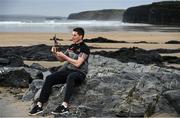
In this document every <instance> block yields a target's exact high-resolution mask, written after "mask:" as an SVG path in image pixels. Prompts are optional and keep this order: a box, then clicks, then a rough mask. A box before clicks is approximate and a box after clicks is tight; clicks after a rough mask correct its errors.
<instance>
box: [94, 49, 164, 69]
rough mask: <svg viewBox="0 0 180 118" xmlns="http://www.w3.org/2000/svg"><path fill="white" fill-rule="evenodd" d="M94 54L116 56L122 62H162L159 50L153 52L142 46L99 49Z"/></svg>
mask: <svg viewBox="0 0 180 118" xmlns="http://www.w3.org/2000/svg"><path fill="white" fill-rule="evenodd" d="M92 54H99V55H102V56H105V57H110V58H115V59H117V60H119V61H122V62H137V63H139V64H154V63H155V64H158V65H159V64H162V58H161V56H160V55H159V54H158V53H157V52H151V51H147V50H144V49H140V48H136V47H133V48H121V49H119V50H118V51H114V52H106V51H99V52H93V53H92Z"/></svg>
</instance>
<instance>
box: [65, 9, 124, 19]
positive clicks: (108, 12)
mask: <svg viewBox="0 0 180 118" xmlns="http://www.w3.org/2000/svg"><path fill="white" fill-rule="evenodd" d="M123 13H124V10H119V9H105V10H96V11H84V12H80V13H72V14H70V15H69V16H68V19H77V20H122V16H123Z"/></svg>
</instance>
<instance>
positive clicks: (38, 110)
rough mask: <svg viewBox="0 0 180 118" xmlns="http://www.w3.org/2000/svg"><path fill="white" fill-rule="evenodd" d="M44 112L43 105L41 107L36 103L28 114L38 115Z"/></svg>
mask: <svg viewBox="0 0 180 118" xmlns="http://www.w3.org/2000/svg"><path fill="white" fill-rule="evenodd" d="M42 112H43V109H42V107H39V106H38V105H35V106H34V107H33V108H32V109H31V111H30V112H29V113H28V115H32V116H33V115H38V114H40V113H42Z"/></svg>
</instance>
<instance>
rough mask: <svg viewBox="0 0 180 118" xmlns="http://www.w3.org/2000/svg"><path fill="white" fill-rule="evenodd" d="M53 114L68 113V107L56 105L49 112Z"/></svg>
mask: <svg viewBox="0 0 180 118" xmlns="http://www.w3.org/2000/svg"><path fill="white" fill-rule="evenodd" d="M51 113H52V114H54V115H59V114H61V115H64V114H68V113H69V109H68V108H65V107H64V106H63V105H60V106H58V107H57V108H56V109H55V110H54V111H52V112H51Z"/></svg>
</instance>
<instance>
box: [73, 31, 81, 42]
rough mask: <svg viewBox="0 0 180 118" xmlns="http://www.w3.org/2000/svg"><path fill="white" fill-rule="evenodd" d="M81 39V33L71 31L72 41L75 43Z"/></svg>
mask: <svg viewBox="0 0 180 118" xmlns="http://www.w3.org/2000/svg"><path fill="white" fill-rule="evenodd" d="M81 39H82V35H79V34H78V33H77V32H75V31H73V32H72V41H73V43H76V42H78V41H79V40H81Z"/></svg>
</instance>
